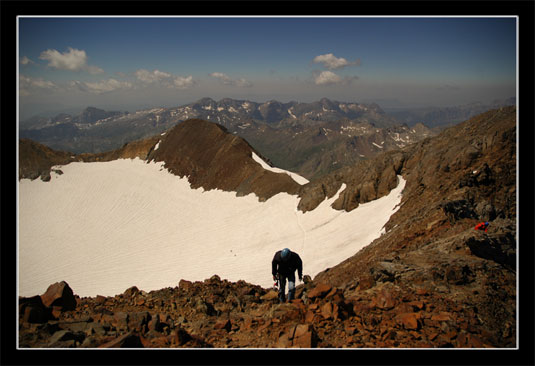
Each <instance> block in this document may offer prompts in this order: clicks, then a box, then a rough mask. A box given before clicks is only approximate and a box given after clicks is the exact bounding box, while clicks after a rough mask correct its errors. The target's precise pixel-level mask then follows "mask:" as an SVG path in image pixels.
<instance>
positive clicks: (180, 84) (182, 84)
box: [173, 75, 195, 89]
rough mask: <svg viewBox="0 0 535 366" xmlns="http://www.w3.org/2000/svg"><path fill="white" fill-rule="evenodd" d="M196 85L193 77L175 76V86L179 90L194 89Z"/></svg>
mask: <svg viewBox="0 0 535 366" xmlns="http://www.w3.org/2000/svg"><path fill="white" fill-rule="evenodd" d="M194 84H195V82H194V81H193V76H191V75H190V76H188V77H182V76H175V78H174V80H173V85H174V86H175V87H176V88H179V89H187V88H190V87H192V86H193V85H194Z"/></svg>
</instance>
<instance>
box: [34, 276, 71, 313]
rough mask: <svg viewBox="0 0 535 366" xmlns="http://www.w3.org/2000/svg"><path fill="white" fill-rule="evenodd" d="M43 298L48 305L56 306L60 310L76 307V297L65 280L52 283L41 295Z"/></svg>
mask: <svg viewBox="0 0 535 366" xmlns="http://www.w3.org/2000/svg"><path fill="white" fill-rule="evenodd" d="M41 300H42V301H43V304H44V305H45V306H46V307H50V308H52V307H56V309H58V310H60V311H67V310H74V309H76V298H75V297H74V294H73V292H72V290H71V288H70V287H69V285H68V284H67V282H65V281H61V282H56V283H54V284H52V285H50V286H49V287H48V289H47V290H46V292H45V293H44V294H43V295H41Z"/></svg>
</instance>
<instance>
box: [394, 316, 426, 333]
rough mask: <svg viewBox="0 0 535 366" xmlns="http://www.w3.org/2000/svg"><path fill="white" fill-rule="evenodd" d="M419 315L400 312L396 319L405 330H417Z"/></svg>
mask: <svg viewBox="0 0 535 366" xmlns="http://www.w3.org/2000/svg"><path fill="white" fill-rule="evenodd" d="M420 318H421V316H420V315H419V314H417V313H402V314H399V315H398V316H397V317H396V319H397V320H398V323H400V324H401V325H403V327H404V328H405V329H407V330H417V329H418V328H419V327H420V322H419V320H420Z"/></svg>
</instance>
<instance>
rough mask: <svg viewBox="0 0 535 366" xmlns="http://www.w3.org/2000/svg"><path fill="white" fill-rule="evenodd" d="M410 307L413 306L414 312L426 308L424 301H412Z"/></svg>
mask: <svg viewBox="0 0 535 366" xmlns="http://www.w3.org/2000/svg"><path fill="white" fill-rule="evenodd" d="M408 305H410V306H412V308H413V310H414V311H418V310H422V309H423V308H424V306H425V304H424V302H423V301H411V302H409V303H408Z"/></svg>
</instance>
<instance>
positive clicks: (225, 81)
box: [210, 72, 253, 88]
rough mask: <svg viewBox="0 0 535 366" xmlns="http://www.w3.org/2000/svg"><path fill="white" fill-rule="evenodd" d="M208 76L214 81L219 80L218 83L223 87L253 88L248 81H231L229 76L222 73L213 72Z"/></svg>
mask: <svg viewBox="0 0 535 366" xmlns="http://www.w3.org/2000/svg"><path fill="white" fill-rule="evenodd" d="M210 76H211V77H214V78H216V79H219V81H221V82H222V83H223V84H224V85H231V86H239V87H243V88H248V87H251V86H253V84H252V83H251V82H250V81H248V80H246V79H244V78H240V79H236V80H233V79H232V78H231V77H230V76H228V75H227V74H224V73H222V72H213V73H211V74H210Z"/></svg>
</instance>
